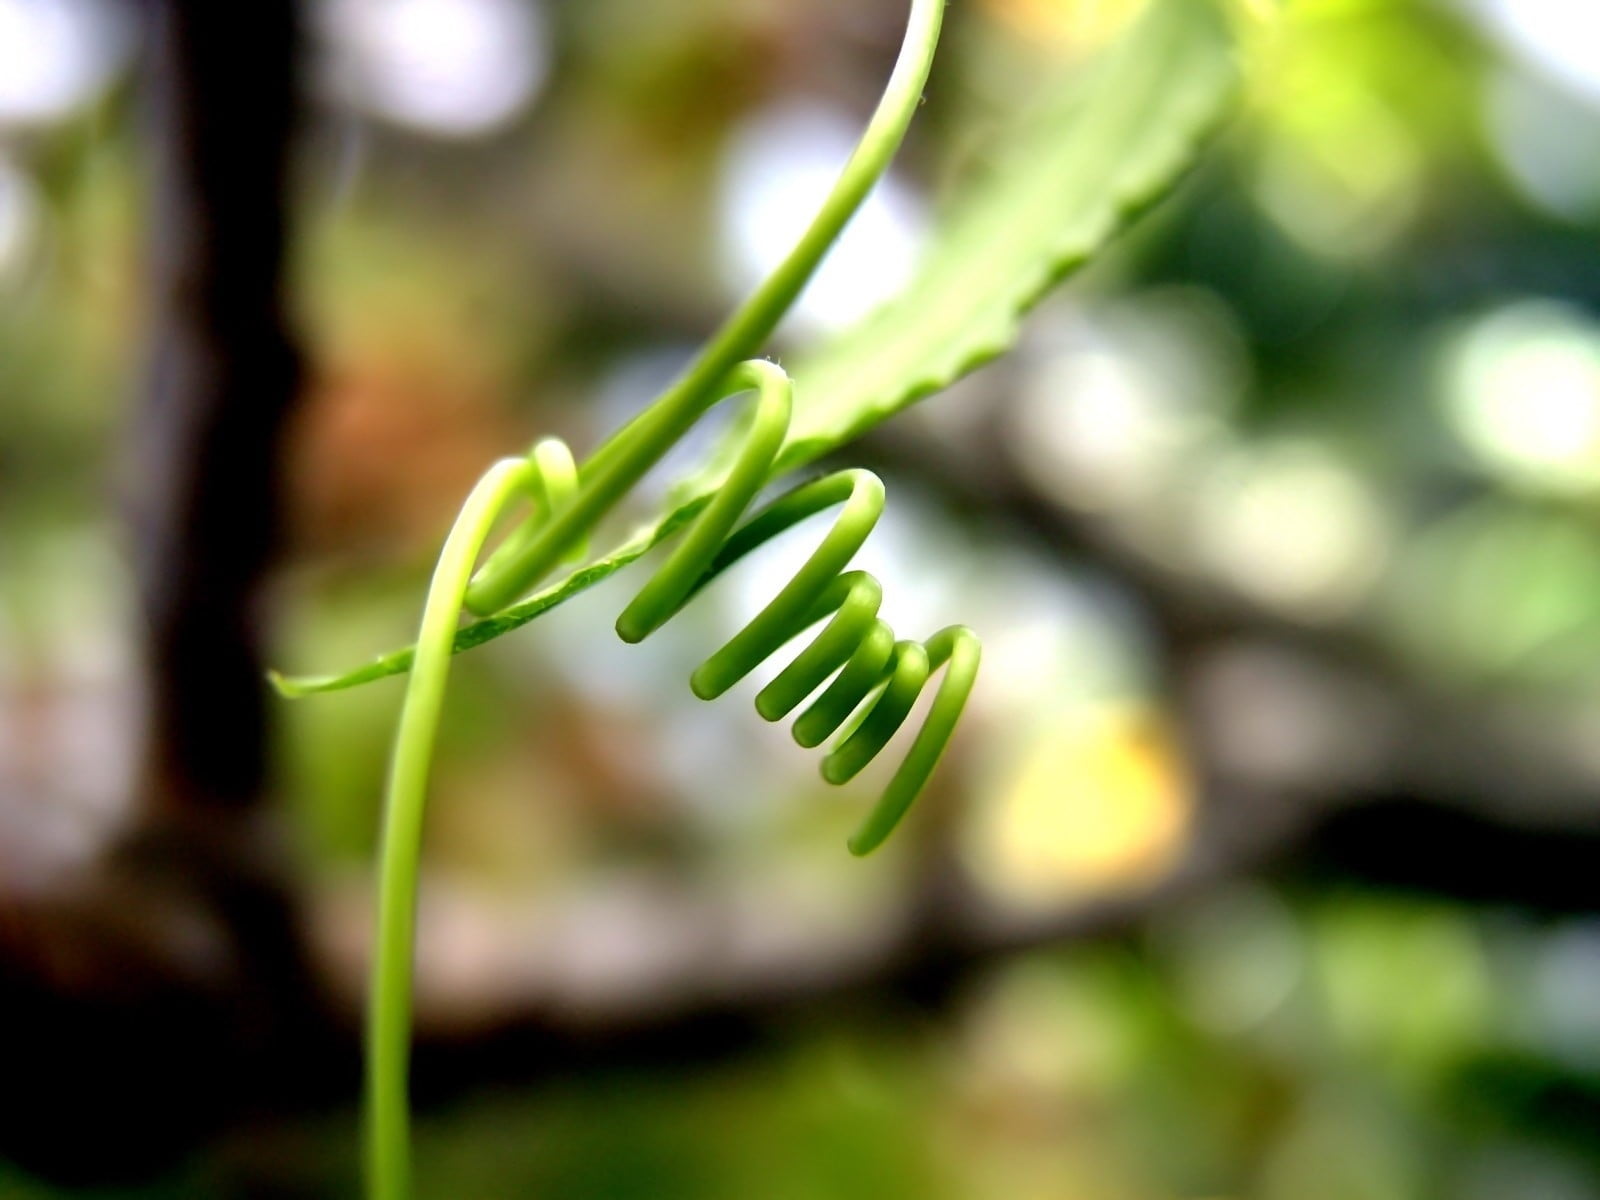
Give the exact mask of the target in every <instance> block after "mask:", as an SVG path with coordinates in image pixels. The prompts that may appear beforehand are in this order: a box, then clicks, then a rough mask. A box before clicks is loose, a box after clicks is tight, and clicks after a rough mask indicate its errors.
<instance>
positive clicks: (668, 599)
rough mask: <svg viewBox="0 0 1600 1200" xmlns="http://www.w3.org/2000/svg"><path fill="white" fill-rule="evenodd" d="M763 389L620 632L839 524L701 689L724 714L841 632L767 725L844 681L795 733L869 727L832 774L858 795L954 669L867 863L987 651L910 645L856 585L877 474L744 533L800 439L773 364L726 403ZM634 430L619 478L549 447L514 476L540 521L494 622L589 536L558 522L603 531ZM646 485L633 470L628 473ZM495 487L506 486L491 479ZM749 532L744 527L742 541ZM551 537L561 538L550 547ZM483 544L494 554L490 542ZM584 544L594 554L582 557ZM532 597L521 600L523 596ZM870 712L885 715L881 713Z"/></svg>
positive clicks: (809, 494)
mask: <svg viewBox="0 0 1600 1200" xmlns="http://www.w3.org/2000/svg"><path fill="white" fill-rule="evenodd" d="M749 388H755V389H756V393H757V399H756V408H755V418H754V420H753V422H752V423H751V424H750V427H749V429H748V431H747V433H746V434H745V435H744V437H743V438H742V445H741V447H740V450H739V453H738V455H737V457H736V459H735V461H734V465H733V469H732V472H731V473H730V475H729V477H728V480H727V482H726V483H725V484H724V485H723V486H722V488H721V489H720V490H719V491H718V493H717V495H716V497H715V498H714V500H713V501H712V502H711V503H710V504H708V505H707V506H706V507H705V508H704V509H703V510H702V511H701V512H700V513H699V514H698V515H697V516H696V517H695V518H694V520H693V522H692V523H691V524H690V525H689V527H688V529H687V530H686V531H684V532H683V533H681V534H680V535H679V536H680V538H681V541H680V543H679V545H678V546H677V548H676V550H674V552H673V553H672V555H671V556H670V557H669V558H668V559H667V561H666V563H665V564H663V565H662V567H661V568H660V570H658V571H657V572H656V573H655V575H653V576H652V577H651V579H650V580H649V582H647V583H646V584H645V585H644V586H643V587H642V588H641V589H640V591H639V593H638V594H637V595H636V596H635V597H634V598H633V600H632V602H631V603H629V604H628V606H627V607H626V608H625V609H624V610H623V611H622V614H621V616H619V617H618V618H617V634H618V635H619V636H620V637H621V638H622V640H623V641H625V642H638V641H641V640H643V639H644V638H645V637H647V636H649V635H650V634H651V633H653V632H655V631H656V630H657V629H659V628H661V626H662V625H664V624H666V622H667V621H669V620H671V618H672V617H673V616H675V615H676V614H677V613H678V612H679V611H680V610H681V609H682V608H683V607H684V605H685V604H687V603H688V602H689V600H690V599H691V598H693V597H694V596H695V595H696V594H697V593H698V592H699V591H700V589H702V588H703V587H705V586H706V585H707V584H709V583H710V582H711V581H712V580H713V579H715V578H716V577H717V576H718V575H720V574H722V572H724V571H726V570H727V569H728V568H729V567H731V566H733V565H734V564H735V563H737V562H738V561H739V560H740V559H741V558H743V557H744V556H745V555H747V554H749V553H750V552H751V551H752V550H754V549H756V548H757V547H758V546H760V545H762V544H764V543H765V542H767V541H770V540H771V539H772V538H774V537H776V536H778V535H779V534H781V533H783V532H784V531H785V530H787V529H789V528H790V527H792V526H794V525H796V524H798V523H799V522H801V521H803V520H805V519H806V518H808V517H811V516H813V515H815V514H817V513H820V512H823V511H824V510H826V509H830V508H834V507H838V508H840V510H841V511H840V513H839V516H838V519H837V520H836V521H835V522H834V524H833V526H832V528H831V529H829V531H828V533H827V535H826V536H825V537H824V538H823V540H822V542H821V544H820V545H819V546H818V547H817V548H816V550H815V551H813V552H812V554H811V557H810V558H808V559H807V560H806V562H805V564H804V565H803V566H802V567H801V568H800V569H799V571H797V572H796V573H795V576H794V578H793V579H792V580H790V581H789V583H788V584H787V585H785V586H784V588H783V589H782V590H781V591H780V592H779V593H778V595H777V596H776V597H774V598H773V600H772V601H771V602H770V603H769V604H768V605H767V606H766V607H765V608H764V609H762V610H761V612H760V613H758V614H757V615H756V616H755V618H754V619H753V620H751V621H750V623H749V624H748V625H746V626H745V627H744V628H743V629H741V630H740V631H739V632H738V633H737V634H735V635H734V637H733V638H732V639H731V640H730V641H729V642H728V643H727V644H726V645H724V646H723V647H722V648H721V649H719V650H718V651H717V652H716V653H714V654H713V655H711V657H709V658H708V659H706V660H705V662H703V663H702V664H701V665H700V666H699V668H697V669H696V670H695V672H694V674H693V675H692V676H691V677H690V687H691V688H692V689H693V691H694V694H695V695H696V696H698V697H700V698H701V699H702V700H713V699H715V698H716V697H718V696H720V695H722V694H723V693H724V692H726V691H727V690H728V689H729V688H731V687H732V686H733V685H734V684H736V683H738V682H739V681H740V680H741V679H743V678H744V677H745V676H746V675H748V674H749V673H750V672H751V671H752V670H753V669H754V668H755V667H756V666H757V665H758V664H759V663H761V662H763V661H764V660H766V659H767V658H769V657H771V656H772V655H773V654H775V653H776V652H777V651H778V650H779V649H781V648H782V647H783V646H784V645H785V644H786V643H788V642H789V641H790V640H791V639H792V638H794V637H795V636H796V635H798V634H800V633H802V632H804V631H806V630H807V629H810V628H811V627H813V626H815V625H817V624H819V623H820V622H822V621H823V620H824V619H828V618H831V619H830V620H828V623H827V625H826V626H825V627H824V628H823V630H822V632H821V633H819V634H818V635H817V637H816V638H815V639H814V640H813V641H812V642H811V644H810V645H809V646H807V647H806V648H805V649H804V650H803V651H801V652H800V654H799V655H797V656H796V657H795V658H794V660H793V661H792V662H790V663H789V665H788V666H787V667H785V668H784V669H783V670H782V671H781V672H780V673H779V674H778V676H777V678H775V679H773V680H772V682H771V683H769V684H767V686H766V687H764V688H763V689H762V690H761V692H760V693H759V694H758V695H757V696H756V702H755V703H756V711H757V712H759V713H760V714H761V715H762V716H763V717H765V718H766V719H767V720H769V721H778V720H781V719H783V718H784V717H786V716H788V715H789V714H790V713H791V712H793V711H794V710H795V708H797V707H798V706H799V705H800V703H801V702H802V701H803V700H805V699H806V697H808V696H809V695H811V693H812V692H814V691H816V690H817V688H819V687H821V686H822V684H823V683H824V682H825V681H826V680H827V679H828V677H829V676H835V678H834V679H833V682H832V683H831V684H829V685H828V687H827V688H826V689H824V691H823V692H822V694H821V695H820V696H819V697H818V698H817V699H816V701H815V702H814V703H812V704H811V705H810V707H808V708H807V709H806V710H805V711H804V712H803V713H801V714H800V716H799V717H798V718H797V719H796V720H795V723H794V738H795V741H797V742H799V743H800V745H802V746H806V747H813V746H818V745H821V744H822V742H823V741H825V740H826V739H827V738H829V737H830V736H832V735H833V734H834V733H835V732H836V731H837V730H839V729H840V727H841V726H843V725H844V724H845V722H846V721H847V720H848V719H849V718H850V717H851V715H852V714H854V713H856V712H857V711H858V710H859V711H861V712H862V713H863V715H862V716H861V718H860V720H859V721H858V722H857V723H856V725H855V727H854V729H853V730H852V732H851V733H850V734H849V735H848V736H847V737H845V738H844V739H843V740H842V741H841V742H840V744H839V745H838V746H837V747H836V748H835V749H834V750H832V751H831V752H830V753H829V754H828V755H827V756H826V757H825V758H824V759H823V764H822V774H823V777H824V778H825V779H826V780H827V781H828V782H829V783H835V784H838V783H844V782H846V781H848V780H850V779H852V778H854V777H855V775H856V774H857V773H858V772H859V771H860V770H861V769H862V768H863V767H865V766H866V765H867V763H869V762H871V761H872V759H873V758H874V757H876V755H877V754H878V752H879V751H880V750H882V749H883V747H884V745H885V744H886V743H887V742H888V741H889V739H890V738H891V737H892V736H893V735H894V733H895V731H896V730H898V729H899V728H900V726H901V725H902V724H903V723H904V722H905V720H906V718H907V716H909V714H910V712H911V708H912V706H913V704H914V703H915V702H916V699H917V697H918V695H919V694H920V693H921V691H922V689H923V687H924V685H925V684H926V683H927V681H928V679H929V677H930V676H931V675H932V674H933V673H934V672H935V671H937V670H939V668H941V667H943V666H945V665H946V664H947V663H948V664H949V670H947V671H946V672H945V677H944V680H943V682H942V683H941V684H940V686H939V690H938V693H937V695H936V697H935V699H934V702H933V705H932V708H931V709H930V711H929V713H928V715H927V717H926V719H925V720H924V722H923V725H922V730H921V732H920V733H919V734H918V736H917V739H916V741H915V743H914V744H913V745H912V747H911V750H910V751H909V753H908V754H907V756H906V758H905V760H904V761H903V762H902V763H901V765H900V768H899V769H898V770H897V771H896V772H895V774H894V777H893V778H892V779H891V780H890V782H889V784H888V787H887V788H886V790H885V791H884V794H883V796H882V797H881V798H880V799H879V801H878V803H877V804H876V805H875V806H874V808H873V809H872V811H871V813H870V814H869V815H868V817H867V818H866V820H865V822H863V824H862V825H861V826H860V828H859V829H858V830H857V831H856V833H855V835H854V836H853V837H852V838H851V839H850V842H849V845H850V849H851V851H852V852H853V853H856V854H866V853H868V852H870V851H871V850H873V849H875V848H876V847H877V846H878V845H880V844H881V843H882V842H883V840H884V838H885V837H887V836H888V835H889V833H890V832H891V831H892V830H893V829H894V827H895V825H896V824H897V823H898V822H899V820H900V818H901V817H902V816H903V815H904V813H905V811H906V809H907V808H909V807H910V805H911V802H912V801H913V800H915V799H916V796H917V794H918V793H919V792H920V791H921V790H922V787H923V784H924V783H926V782H927V779H928V776H929V774H930V773H931V772H932V770H933V768H934V766H935V764H936V763H937V762H938V760H939V756H940V755H941V754H942V753H943V751H944V748H945V745H946V743H948V742H949V740H950V735H951V733H952V732H953V731H954V728H955V724H956V720H957V718H958V717H959V716H960V713H961V709H962V706H963V705H964V704H965V702H966V699H967V694H968V693H969V692H970V691H971V690H972V683H973V679H974V677H975V675H976V673H977V667H978V655H979V649H978V641H977V637H976V636H975V635H974V634H973V633H972V631H971V630H970V629H967V628H966V627H965V626H961V625H952V626H949V627H948V628H945V629H941V630H940V631H939V632H938V633H936V634H934V635H933V636H932V637H930V638H929V639H928V640H927V641H925V642H914V641H897V640H896V639H895V635H894V631H893V630H892V629H891V628H890V627H889V626H888V624H887V623H886V622H884V621H883V619H882V618H880V617H879V616H878V609H879V606H880V605H881V604H882V602H883V588H882V587H881V586H880V585H879V583H878V581H877V580H876V579H874V578H873V577H872V576H871V575H869V574H867V573H866V572H865V571H850V570H846V568H847V567H848V566H849V563H850V560H851V559H852V558H853V557H854V556H855V553H856V551H858V550H859V549H860V548H861V546H862V545H863V543H865V542H866V540H867V538H868V536H869V535H870V534H871V532H872V530H873V527H874V526H875V525H876V524H877V523H878V518H879V517H880V516H881V515H882V514H883V503H884V490H883V483H882V482H881V481H880V480H879V479H878V477H877V476H876V475H874V474H872V472H870V471H865V470H848V471H839V472H836V473H835V474H832V475H827V476H824V477H822V478H820V479H814V480H811V481H810V482H807V483H803V484H801V485H800V486H798V487H796V488H793V489H792V490H790V491H788V492H786V493H784V494H783V495H781V496H779V497H778V498H777V499H776V500H773V501H771V502H770V503H768V504H766V505H765V506H763V507H762V508H761V509H759V510H758V511H757V512H755V513H754V514H752V515H750V516H749V517H748V518H747V519H746V520H744V521H743V523H742V524H741V523H740V518H741V517H742V516H743V515H744V512H745V510H746V508H748V507H749V505H750V503H751V501H752V500H754V499H755V496H756V494H757V492H759V491H760V489H761V486H762V484H763V482H764V481H765V480H766V479H767V478H768V476H769V474H770V471H771V468H772V463H773V460H774V459H775V458H776V457H777V454H778V449H779V447H780V446H782V444H783V437H784V434H785V433H786V432H787V431H788V428H789V418H790V413H791V407H792V388H791V385H790V382H789V378H788V376H786V375H785V374H784V373H783V371H782V370H780V369H779V368H778V367H777V366H775V365H774V364H772V363H770V362H763V361H752V362H747V363H744V364H742V365H741V366H739V367H738V368H736V369H735V371H734V373H733V375H732V376H731V377H730V378H729V381H728V386H727V389H726V395H725V396H724V397H723V399H726V398H728V397H730V396H734V395H738V394H740V393H741V392H743V391H745V390H747V389H749ZM640 436H641V433H640V432H637V431H631V430H624V431H623V434H622V435H621V440H620V441H619V442H618V443H614V444H613V445H612V446H611V447H608V448H607V450H606V451H602V453H603V454H606V453H609V455H610V456H611V461H612V463H614V464H615V465H614V466H613V467H612V468H611V470H610V471H602V472H600V473H599V474H597V475H596V476H595V477H594V478H593V479H592V481H591V482H589V483H588V484H580V483H579V472H578V471H577V469H576V468H575V466H574V465H573V460H572V454H571V452H570V451H569V450H568V449H567V447H566V444H565V443H563V442H561V441H559V440H557V439H554V438H547V439H545V440H542V441H540V442H539V443H538V444H537V445H535V447H534V449H533V452H532V453H531V454H529V456H528V457H527V458H526V459H523V460H520V462H516V463H513V464H512V465H511V467H510V468H509V477H510V478H512V479H513V480H515V482H516V483H517V484H518V485H519V486H520V490H522V491H524V492H525V493H526V494H528V496H529V497H530V499H532V500H533V501H534V502H535V504H536V506H537V509H538V511H537V512H536V513H535V516H534V517H533V518H532V519H531V520H530V521H529V522H528V523H527V524H525V525H524V526H523V527H522V528H521V529H519V530H518V531H517V533H516V534H515V535H514V536H513V537H512V538H511V539H510V540H508V542H507V543H506V545H505V546H503V547H502V548H501V549H500V550H498V551H497V552H496V553H495V554H494V555H492V556H491V557H490V559H489V561H488V562H487V563H486V564H485V566H484V568H483V570H482V571H480V572H479V574H478V575H477V576H476V577H475V578H474V579H473V581H472V583H471V584H470V585H469V586H468V588H467V589H466V591H465V594H464V597H463V599H464V601H465V604H466V606H467V607H469V608H473V609H476V610H477V611H480V612H492V611H493V610H494V609H495V608H497V607H499V606H500V604H501V603H503V597H504V596H505V595H506V590H507V589H506V584H505V583H504V582H503V581H504V580H506V579H511V580H516V581H517V582H519V583H521V584H522V586H523V587H526V586H527V584H528V583H529V582H531V581H532V579H531V578H530V568H531V571H532V572H533V573H535V574H533V576H532V578H537V574H536V573H537V572H540V571H542V570H543V569H544V566H545V563H546V562H548V561H549V560H550V558H551V557H556V558H557V559H558V560H559V558H560V557H564V556H565V554H566V553H567V552H568V548H569V547H571V546H572V545H573V544H574V542H575V541H576V539H578V538H581V536H582V528H581V527H578V528H574V525H575V524H576V522H573V521H567V522H563V523H561V526H560V528H559V529H555V525H556V518H558V517H560V516H562V515H564V514H566V513H569V512H574V511H576V512H580V513H582V514H583V515H584V518H585V522H584V523H585V524H591V523H592V521H593V519H594V517H595V516H598V515H599V514H598V513H596V514H594V515H593V516H591V515H590V514H591V512H592V510H593V508H594V507H595V506H593V505H586V504H585V503H584V501H585V500H586V499H587V498H588V497H589V496H591V495H595V494H599V495H609V493H610V492H611V490H612V489H611V488H610V487H609V486H608V485H609V483H610V482H611V476H612V475H613V474H618V473H621V472H622V471H623V470H626V469H627V468H628V467H634V466H635V463H634V461H633V460H632V456H630V455H629V454H628V453H627V450H628V446H627V442H628V439H629V438H630V437H631V438H635V439H637V438H639V437H640ZM629 473H630V474H631V473H632V472H631V471H630V472H629ZM493 474H494V473H493V472H491V475H490V476H489V477H486V478H485V485H488V486H490V487H491V488H492V487H493V485H492V483H491V482H490V481H491V478H492V476H493ZM735 526H737V528H735ZM546 529H552V530H553V532H552V536H549V537H547V538H541V537H540V534H541V533H542V532H543V531H544V530H546ZM479 540H480V541H481V539H479ZM580 544H581V543H580ZM515 590H520V589H515ZM869 700H871V701H872V702H871V704H870V706H869V705H867V703H866V702H867V701H869Z"/></svg>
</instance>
